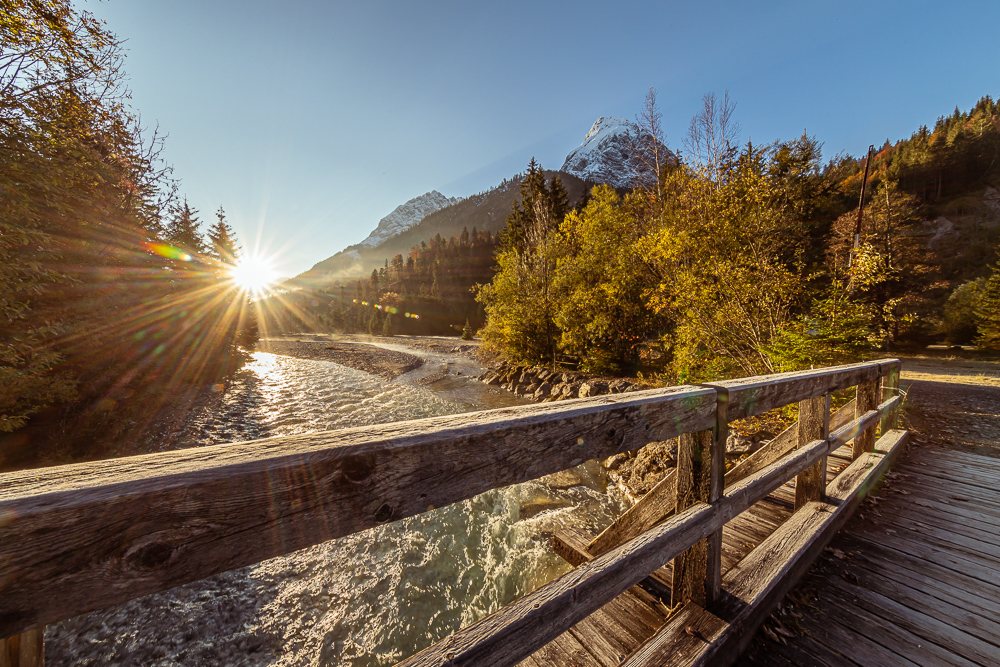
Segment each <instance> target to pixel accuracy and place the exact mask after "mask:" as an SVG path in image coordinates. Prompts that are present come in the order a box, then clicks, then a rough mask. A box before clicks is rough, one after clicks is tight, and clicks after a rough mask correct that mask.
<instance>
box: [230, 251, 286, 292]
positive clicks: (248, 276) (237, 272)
mask: <svg viewBox="0 0 1000 667" xmlns="http://www.w3.org/2000/svg"><path fill="white" fill-rule="evenodd" d="M229 275H230V276H231V277H232V279H233V282H234V283H236V284H237V285H239V286H240V287H242V288H243V289H245V290H247V291H248V292H252V293H253V294H260V293H261V292H263V291H264V290H266V289H267V288H268V287H270V286H271V285H272V284H273V283H274V281H275V279H277V277H278V274H277V273H276V272H275V271H274V269H273V268H272V267H271V264H270V263H269V262H268V261H267V260H266V259H264V258H263V257H255V256H252V255H251V256H247V257H243V258H241V259H240V261H239V263H238V264H237V265H236V266H234V267H233V268H232V269H230V270H229Z"/></svg>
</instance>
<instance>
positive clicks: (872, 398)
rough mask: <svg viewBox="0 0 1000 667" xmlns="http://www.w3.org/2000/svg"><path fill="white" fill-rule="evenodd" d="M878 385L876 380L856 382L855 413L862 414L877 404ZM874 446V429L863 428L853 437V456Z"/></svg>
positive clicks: (859, 454)
mask: <svg viewBox="0 0 1000 667" xmlns="http://www.w3.org/2000/svg"><path fill="white" fill-rule="evenodd" d="M878 397H879V386H878V382H877V381H872V382H860V383H858V390H857V398H856V401H857V402H856V404H855V410H856V414H857V415H858V416H861V415H863V414H864V413H865V412H867V411H869V410H874V409H875V407H876V406H877V405H878ZM874 446H875V429H874V427H873V428H871V429H865V430H864V431H862V432H861V433H859V434H858V437H856V438H855V439H854V458H855V459H856V458H858V457H859V456H861V455H862V454H864V453H865V452H870V451H871V450H872V447H874Z"/></svg>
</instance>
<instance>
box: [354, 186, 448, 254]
mask: <svg viewBox="0 0 1000 667" xmlns="http://www.w3.org/2000/svg"><path fill="white" fill-rule="evenodd" d="M458 202H459V199H458V198H457V197H445V196H444V195H443V194H441V193H440V192H438V191H437V190H431V191H430V192H428V193H427V194H423V195H420V196H419V197H414V198H413V199H411V200H410V201H408V202H406V203H405V204H400V205H399V206H397V207H396V208H395V209H393V211H392V213H390V214H389V215H387V216H385V217H384V218H382V219H381V220H379V221H378V227H376V228H375V231H373V232H372V233H371V234H369V235H368V238H366V239H365V240H364V241H362V242H361V243H359V244H358V245H360V246H367V247H369V248H374V247H375V246H377V245H380V244H382V243H384V242H385V241H386V240H388V239H390V238H392V237H393V236H397V235H399V234H401V233H402V232H405V231H406V230H407V229H409V228H410V227H412V226H413V225H415V224H417V223H418V222H420V221H421V220H423V219H424V218H426V217H427V216H428V215H430V214H431V213H433V212H434V211H439V210H441V209H442V208H444V207H445V206H450V205H452V204H457V203H458Z"/></svg>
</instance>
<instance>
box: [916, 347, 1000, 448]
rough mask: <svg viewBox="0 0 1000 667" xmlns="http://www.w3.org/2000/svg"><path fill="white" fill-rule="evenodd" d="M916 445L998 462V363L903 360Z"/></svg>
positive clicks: (999, 441) (999, 423)
mask: <svg viewBox="0 0 1000 667" xmlns="http://www.w3.org/2000/svg"><path fill="white" fill-rule="evenodd" d="M901 385H902V387H903V389H904V391H906V392H907V399H906V410H905V412H906V416H907V419H908V421H909V424H910V427H911V428H912V429H913V432H914V441H915V443H916V444H928V445H933V446H938V447H945V448H949V449H958V450H962V451H967V452H970V453H974V454H980V455H983V456H992V457H996V458H1000V362H994V361H968V360H961V359H955V360H951V359H934V358H925V357H908V358H903V375H902V382H901Z"/></svg>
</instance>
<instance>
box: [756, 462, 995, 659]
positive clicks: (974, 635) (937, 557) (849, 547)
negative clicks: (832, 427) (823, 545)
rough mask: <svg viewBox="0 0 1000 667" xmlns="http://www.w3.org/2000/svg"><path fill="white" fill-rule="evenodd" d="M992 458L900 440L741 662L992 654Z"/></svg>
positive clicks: (991, 656) (962, 656)
mask: <svg viewBox="0 0 1000 667" xmlns="http://www.w3.org/2000/svg"><path fill="white" fill-rule="evenodd" d="M998 487H1000V459H996V458H991V457H987V456H980V455H976V454H971V453H965V452H960V451H954V450H945V449H941V448H938V447H930V446H915V445H914V446H911V448H910V450H909V452H908V453H906V454H904V457H903V458H902V459H901V460H900V461H899V462H898V463H897V465H896V467H895V470H894V472H893V473H890V475H889V478H888V480H887V483H886V485H885V487H884V488H883V489H882V490H881V491H880V492H879V493H878V495H877V497H876V498H875V500H869V501H868V502H867V503H865V505H863V506H862V509H861V511H859V512H858V514H857V515H856V516H854V517H853V518H852V519H851V520H850V521H849V523H848V524H847V526H846V527H845V528H844V529H843V530H842V531H841V532H840V533H839V534H838V535H837V537H836V538H835V539H834V541H833V543H832V544H831V546H830V547H829V548H828V549H827V550H826V553H825V554H824V555H823V557H821V558H820V560H818V561H817V562H816V564H815V565H814V566H813V568H812V570H811V571H810V572H809V574H807V575H806V577H805V578H804V579H803V580H802V582H801V583H800V584H799V586H798V587H797V588H796V589H795V590H793V591H792V593H790V594H789V596H788V597H787V598H786V601H785V603H784V605H783V606H782V608H781V609H780V610H778V611H777V612H775V613H774V614H773V615H772V616H771V618H770V619H769V620H768V621H767V622H766V623H765V625H764V627H763V628H762V629H761V631H760V632H758V634H757V636H756V637H755V639H754V642H753V644H752V645H751V647H750V649H749V650H748V651H747V652H745V653H744V655H743V656H742V658H741V662H740V663H739V664H742V665H748V666H749V665H830V666H831V667H832V666H838V665H862V666H864V665H932V664H933V665H998V664H1000V495H998V494H997V489H998Z"/></svg>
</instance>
